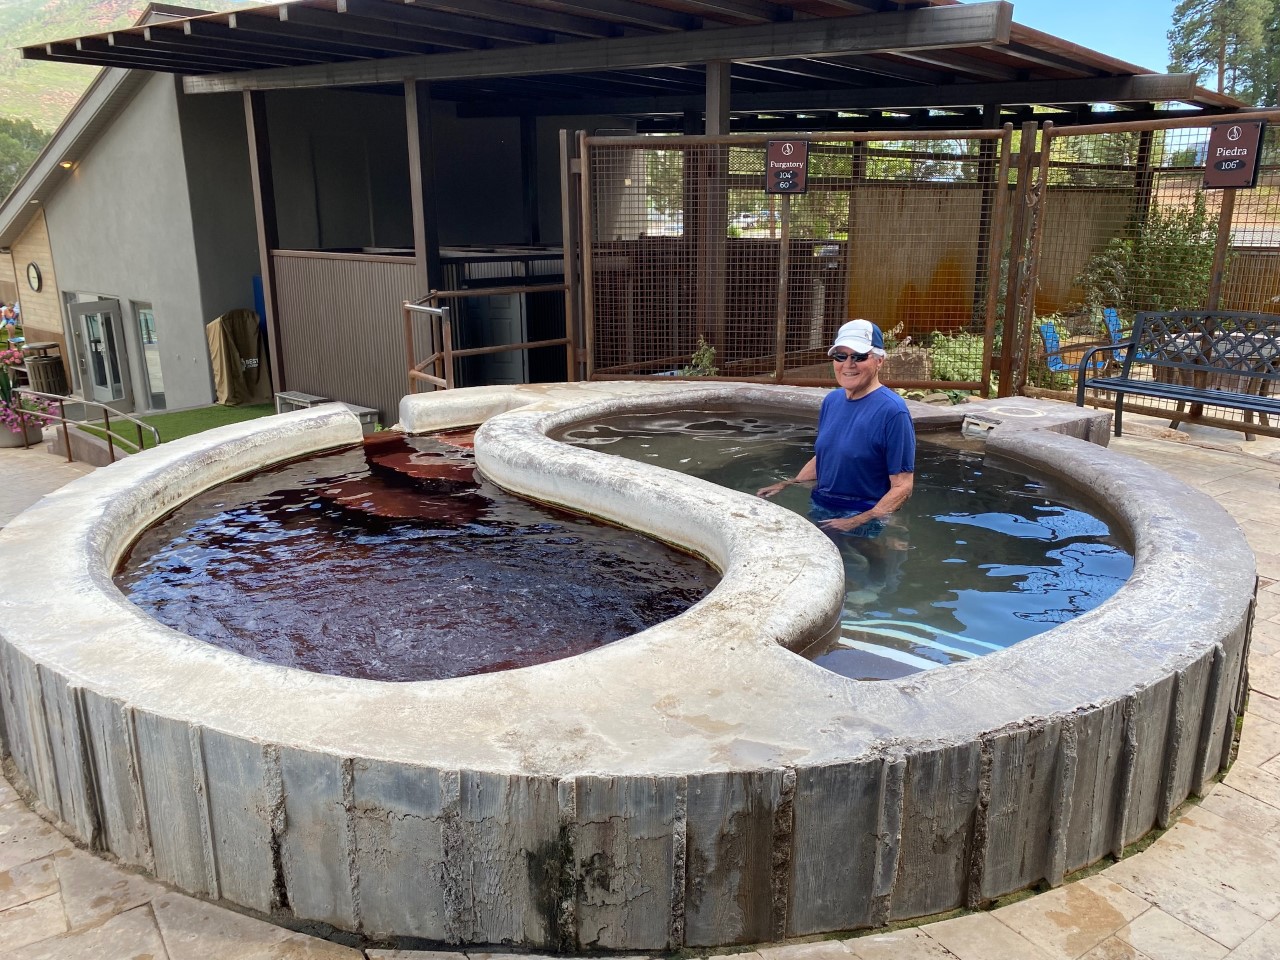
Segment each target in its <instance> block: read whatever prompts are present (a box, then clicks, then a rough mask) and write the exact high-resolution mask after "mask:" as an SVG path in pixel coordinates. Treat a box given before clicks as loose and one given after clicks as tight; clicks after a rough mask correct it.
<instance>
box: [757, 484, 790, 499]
mask: <svg viewBox="0 0 1280 960" xmlns="http://www.w3.org/2000/svg"><path fill="white" fill-rule="evenodd" d="M790 484H791V481H790V480H779V481H778V482H777V483H771V484H769V485H768V486H767V487H761V488H760V489H759V490H757V491H756V496H757V497H772V496H776V495H777V494H779V493H781V492H782V491H783V490H785V489H786V488H787V487H788V486H789V485H790Z"/></svg>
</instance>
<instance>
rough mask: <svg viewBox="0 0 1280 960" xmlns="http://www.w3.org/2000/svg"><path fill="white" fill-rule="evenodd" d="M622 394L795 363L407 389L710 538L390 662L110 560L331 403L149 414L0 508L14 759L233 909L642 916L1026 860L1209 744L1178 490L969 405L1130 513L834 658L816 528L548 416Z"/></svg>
mask: <svg viewBox="0 0 1280 960" xmlns="http://www.w3.org/2000/svg"><path fill="white" fill-rule="evenodd" d="M646 393H648V394H649V395H650V399H649V400H648V401H646V402H647V403H649V404H652V403H655V402H657V403H666V402H670V403H672V405H684V404H688V403H689V402H691V400H692V401H693V402H704V403H720V402H733V401H735V400H737V399H741V398H744V397H745V398H746V399H747V400H749V401H750V402H751V403H752V404H758V403H768V404H771V403H784V404H792V403H799V404H804V405H811V404H812V403H813V402H814V399H813V398H814V396H815V394H814V393H813V392H809V391H794V390H770V389H768V388H759V387H754V388H740V389H735V388H730V387H715V388H706V387H697V386H690V387H682V386H676V385H663V387H662V389H661V390H659V391H656V392H655V391H654V388H651V387H650V388H645V387H640V386H637V385H625V384H619V385H608V386H605V385H586V386H583V387H576V388H575V387H561V388H516V389H502V390H491V389H484V390H478V391H455V392H451V393H449V394H444V395H434V396H432V395H427V396H421V397H414V398H407V399H406V402H405V404H404V406H403V408H402V420H403V422H404V425H405V426H406V427H409V428H411V429H415V430H418V429H440V428H445V427H450V426H460V425H464V424H473V423H477V422H480V421H487V422H486V424H485V426H484V427H483V428H482V429H481V431H480V432H479V435H478V437H477V456H478V458H479V459H480V461H481V463H482V465H483V467H484V469H485V471H486V472H488V473H489V474H490V475H491V476H493V477H494V478H495V479H497V480H498V481H499V482H501V483H503V484H504V485H506V486H509V487H511V488H513V489H516V490H519V491H522V492H525V493H528V494H530V495H533V496H536V497H537V498H539V499H542V500H547V501H551V502H558V503H562V504H564V505H566V506H572V507H575V508H578V509H583V510H586V511H588V512H592V513H597V514H599V515H602V516H606V517H630V518H638V519H639V520H640V524H639V525H641V526H643V527H645V528H647V529H650V530H652V531H654V532H656V533H658V534H659V535H662V536H664V537H667V538H668V539H671V540H673V541H674V542H677V543H681V544H684V545H686V546H688V547H689V548H691V549H695V550H698V551H699V552H702V553H704V554H705V555H707V556H708V557H710V558H711V559H713V560H714V561H715V562H716V563H718V564H720V565H721V566H722V567H723V569H724V572H725V576H724V581H723V583H722V584H721V585H720V586H719V587H717V589H716V590H714V591H713V592H712V593H711V594H710V595H709V596H708V597H707V598H706V599H705V600H703V601H702V602H701V603H699V604H697V605H695V606H694V607H693V608H691V609H690V610H689V611H687V612H686V613H685V614H683V615H682V616H680V617H677V618H675V619H674V620H671V621H668V622H667V623H664V624H661V625H659V626H658V627H655V628H653V629H651V630H648V631H645V632H644V633H642V634H639V635H637V636H636V637H633V638H631V639H628V640H625V641H622V642H619V643H615V644H612V645H610V646H609V647H606V648H603V649H601V650H599V651H596V652H593V653H591V654H588V655H586V656H582V657H577V658H574V659H571V660H565V661H560V662H557V663H552V664H544V665H542V666H538V667H532V668H527V669H524V670H517V671H511V672H509V673H505V674H495V675H488V676H481V677H467V678H459V679H456V680H447V681H437V682H431V683H407V684H390V683H378V682H372V681H362V680H348V679H344V678H339V677H329V676H320V675H313V674H305V673H302V672H300V671H295V670H290V669H286V668H281V667H274V666H270V665H266V664H261V663H256V662H251V661H248V660H245V659H244V658H241V657H239V656H236V655H234V654H230V653H227V652H225V651H221V650H218V649H215V648H213V647H210V646H208V645H206V644H203V643H200V642H197V641H193V640H191V639H189V638H186V637H183V636H181V635H179V634H176V633H175V632H174V631H171V630H168V629H167V628H165V627H162V626H160V625H159V624H157V623H155V622H154V621H152V620H150V619H149V618H147V617H145V616H144V615H142V614H141V613H140V612H139V611H138V610H137V609H136V608H134V607H133V606H132V605H130V604H129V603H128V602H127V601H125V600H124V599H123V597H121V595H120V594H119V593H118V591H116V589H115V587H114V586H113V584H112V583H111V580H110V573H111V570H112V568H113V567H114V564H115V562H116V560H117V558H118V557H119V556H120V554H121V552H122V551H123V550H124V549H126V548H127V546H128V544H129V543H130V542H131V540H132V539H133V537H134V536H135V535H136V534H137V533H138V532H140V531H141V530H142V529H143V528H144V527H145V526H146V525H147V524H149V523H150V522H151V521H152V520H154V519H156V518H157V517H159V516H161V515H162V514H163V513H165V512H166V511H168V510H169V509H172V507H173V506H175V505H176V504H177V503H178V502H180V501H181V500H183V499H186V498H187V497H189V496H191V495H192V494H194V493H196V492H198V491H199V490H201V489H206V488H208V487H209V486H212V485H213V484H215V483H218V482H221V481H223V480H225V479H228V478H230V477H233V476H236V475H239V474H242V473H244V472H247V471H250V470H254V469H257V468H259V467H260V466H263V465H265V464H268V463H271V462H278V461H280V460H284V459H290V458H293V457H296V456H300V455H302V454H304V453H307V452H310V451H314V450H321V449H327V448H331V447H336V446H342V445H346V444H351V443H355V442H358V440H359V435H360V427H359V424H358V423H357V422H356V420H355V418H354V417H351V416H350V415H349V414H346V413H345V412H344V411H342V410H340V409H339V410H335V409H331V408H317V409H315V410H311V411H304V412H300V413H296V414H290V415H288V416H287V417H284V418H271V419H270V420H268V421H266V422H265V423H264V422H262V421H259V422H257V423H256V424H246V425H240V426H236V427H232V428H226V429H224V430H221V431H217V432H215V433H214V434H210V435H205V436H204V437H203V438H192V439H190V440H187V441H179V442H176V443H173V444H167V445H165V447H162V448H160V449H159V450H156V451H151V452H148V453H147V454H144V455H141V456H138V457H135V458H130V460H128V461H125V462H122V463H119V464H116V465H115V466H112V467H109V468H106V469H104V470H100V471H98V472H97V473H95V474H93V475H92V476H90V477H86V478H84V479H82V480H78V481H76V482H75V483H73V484H70V485H68V486H67V487H65V488H63V489H62V490H60V491H58V492H57V493H55V494H54V495H52V496H50V497H48V498H46V499H45V500H44V501H42V502H41V503H40V504H39V505H37V506H36V507H34V508H32V510H30V511H28V512H27V513H25V514H23V515H22V516H21V517H19V518H18V519H17V520H15V521H14V522H13V523H12V524H10V525H9V526H8V527H7V528H6V529H5V530H4V531H3V532H2V533H0V564H3V565H4V568H5V569H9V570H15V569H20V570H22V572H23V575H22V577H21V578H18V579H17V581H16V582H10V584H9V585H8V588H7V589H6V591H5V592H4V594H3V595H0V672H2V674H3V676H2V678H0V679H2V683H3V685H2V686H0V703H2V705H3V718H4V731H3V732H4V744H5V746H6V748H7V750H8V751H9V753H10V754H11V757H10V759H11V760H12V764H13V766H12V768H11V769H12V771H13V772H14V773H15V774H16V777H15V779H16V780H17V782H18V783H19V784H20V785H21V787H22V788H23V789H24V791H26V792H27V794H28V795H29V796H31V797H33V798H34V799H35V801H36V802H37V805H43V806H44V807H46V808H47V812H48V814H49V815H50V816H51V817H52V818H54V819H56V820H58V821H60V822H61V824H62V826H63V828H64V829H65V830H67V831H68V832H70V833H71V834H72V835H74V836H75V837H76V838H78V839H79V840H81V841H82V842H84V843H85V844H87V845H89V846H91V847H92V848H94V849H97V850H100V851H105V852H109V853H110V854H112V855H114V856H116V857H118V858H119V859H121V860H123V861H125V862H128V863H131V864H135V865H138V866H141V867H143V868H145V869H147V870H149V871H151V872H153V873H154V874H155V875H157V876H158V877H160V878H161V879H163V880H166V881H168V882H170V883H172V884H174V885H176V886H178V887H180V888H181V889H184V890H187V891H188V892H191V893H194V894H197V895H200V896H206V897H211V898H219V897H220V898H224V899H226V900H228V901H231V902H233V903H236V904H239V905H241V906H244V907H248V908H250V909H253V910H258V911H261V912H263V913H275V914H277V915H283V916H287V917H290V918H293V919H299V920H313V921H319V922H323V923H328V924H332V925H334V926H337V927H341V928H344V929H350V930H358V931H360V932H363V933H366V934H368V935H370V936H372V937H379V936H386V935H393V934H400V935H409V936H418V937H425V938H429V939H433V940H440V941H446V942H452V943H458V942H464V943H498V942H507V941H509V942H513V943H523V944H529V945H533V946H539V947H580V948H587V947H600V948H613V949H661V948H667V947H678V946H682V945H689V946H697V945H709V944H727V943H742V942H752V941H761V940H769V939H776V938H778V937H782V936H798V935H804V934H810V933H817V932H822V931H827V930H839V929H849V928H855V927H861V926H868V925H877V924H881V923H884V922H886V921H888V920H891V919H897V918H904V917H911V916H921V915H927V914H930V913H935V912H938V911H941V910H946V909H950V908H952V907H955V906H959V905H965V904H970V905H977V904H980V903H982V902H984V901H986V900H988V899H990V898H993V897H996V896H999V895H1001V894H1004V893H1007V892H1010V891H1012V890H1016V889H1019V888H1022V887H1025V886H1028V885H1030V884H1034V883H1037V882H1039V881H1041V880H1047V881H1048V882H1050V883H1057V882H1059V881H1060V880H1061V879H1062V877H1063V875H1064V874H1065V873H1066V872H1069V871H1071V870H1073V869H1076V868H1078V867H1081V866H1084V865H1086V864H1088V863H1091V862H1093V861H1095V860H1097V859H1099V858H1100V857H1102V856H1105V855H1106V854H1108V853H1113V852H1116V851H1118V850H1119V849H1121V848H1122V847H1123V846H1124V845H1125V844H1127V843H1130V842H1132V841H1133V840H1136V839H1138V838H1139V837H1140V836H1142V835H1143V834H1144V833H1146V832H1147V831H1148V830H1149V829H1151V828H1152V827H1153V826H1154V825H1157V824H1162V823H1164V822H1166V821H1167V820H1168V817H1169V815H1170V812H1171V811H1172V810H1173V809H1174V808H1175V807H1176V806H1177V804H1178V803H1179V802H1181V801H1182V800H1183V799H1184V798H1185V797H1187V796H1188V795H1189V794H1190V793H1192V792H1195V791H1198V790H1199V789H1201V787H1202V786H1203V784H1204V782H1205V781H1206V780H1207V779H1208V778H1210V777H1212V776H1213V775H1214V774H1215V773H1216V772H1217V771H1218V770H1219V769H1220V768H1221V767H1222V765H1223V764H1224V762H1225V759H1226V757H1227V754H1228V751H1229V748H1230V741H1231V736H1230V735H1231V731H1232V727H1233V724H1234V719H1235V715H1236V711H1237V709H1238V705H1239V700H1240V696H1241V692H1242V689H1243V686H1242V673H1243V663H1244V653H1245V647H1246V643H1247V631H1248V626H1249V623H1250V617H1251V611H1252V598H1253V589H1254V583H1255V577H1254V572H1253V570H1254V567H1253V557H1252V554H1251V553H1250V551H1249V550H1248V547H1247V546H1246V544H1245V542H1244V539H1243V536H1242V535H1241V534H1240V532H1239V530H1238V529H1237V528H1236V527H1235V525H1234V523H1233V522H1232V521H1231V519H1230V518H1229V517H1228V516H1227V515H1226V514H1225V512H1223V511H1222V510H1221V509H1220V508H1219V507H1218V506H1217V505H1216V504H1215V503H1213V502H1212V501H1211V500H1209V499H1208V498H1206V497H1203V496H1201V495H1199V494H1197V493H1195V492H1193V491H1191V490H1188V489H1187V488H1185V487H1183V486H1182V485H1181V484H1179V483H1177V482H1176V481H1174V480H1173V479H1172V478H1170V477H1168V476H1167V475H1165V474H1163V473H1160V472H1159V471H1155V470H1152V469H1150V468H1148V467H1146V466H1144V465H1143V464H1141V463H1138V462H1135V461H1133V460H1130V459H1127V458H1124V457H1120V456H1118V455H1115V454H1112V453H1110V452H1108V451H1106V450H1104V449H1101V448H1099V447H1096V446H1093V445H1091V444H1087V443H1083V442H1079V441H1074V440H1070V439H1068V438H1064V437H1061V436H1056V435H1053V434H1049V433H1044V432H1037V431H1032V432H1024V433H1011V434H1009V435H1007V436H1002V435H1001V431H1000V430H997V431H995V432H994V433H993V434H992V436H991V438H990V439H989V440H988V446H989V448H990V449H992V450H997V451H998V452H999V453H1001V454H1002V455H1004V456H1007V457H1012V458H1014V459H1017V460H1020V461H1023V462H1025V463H1027V464H1030V465H1033V466H1036V467H1038V468H1039V469H1045V470H1049V471H1051V472H1054V473H1057V474H1062V475H1065V476H1068V477H1069V478H1070V479H1071V482H1073V483H1074V484H1075V485H1076V486H1078V487H1079V488H1080V489H1082V490H1085V491H1092V492H1093V493H1094V494H1095V495H1096V496H1099V497H1105V499H1106V501H1107V502H1108V503H1109V505H1110V507H1111V509H1112V511H1113V512H1114V513H1115V514H1116V515H1117V516H1118V517H1119V518H1120V519H1121V520H1122V522H1123V523H1124V524H1125V525H1126V526H1127V527H1128V528H1129V530H1130V531H1131V533H1132V537H1133V541H1134V543H1135V545H1136V561H1137V562H1136V565H1135V572H1134V575H1133V577H1132V579H1131V580H1130V582H1129V583H1128V584H1126V585H1125V586H1124V587H1123V588H1122V589H1121V590H1120V591H1119V592H1118V593H1117V594H1116V595H1115V597H1114V598H1112V600H1110V601H1108V602H1107V603H1105V604H1103V605H1102V606H1101V607H1099V608H1098V609H1097V610H1094V611H1092V612H1090V613H1088V614H1086V615H1084V616H1082V617H1080V618H1078V619H1077V620H1075V621H1072V622H1071V623H1069V624H1065V625H1063V626H1060V627H1058V628H1056V629H1054V630H1051V631H1049V632H1047V633H1044V634H1041V635H1039V636H1037V637H1033V638H1031V639H1028V640H1026V641H1024V642H1022V643H1020V644H1018V645H1016V646H1015V647H1012V648H1009V649H1008V650H1005V651H1002V652H1000V653H996V654H992V655H991V656H988V657H985V658H983V659H981V660H977V661H972V662H969V663H965V664H960V665H956V666H953V667H948V668H947V669H945V670H936V671H931V672H929V673H928V674H924V675H916V676H912V677H908V678H905V679H904V680H901V681H886V682H878V683H856V682H852V681H848V680H845V679H844V678H841V677H839V676H837V675H835V674H831V673H828V672H826V671H823V670H821V669H819V668H817V667H815V666H813V665H812V664H811V663H809V662H808V661H806V660H804V659H802V658H800V657H798V656H796V655H795V654H793V653H790V652H788V650H787V649H786V648H787V647H791V648H801V647H804V646H806V645H808V644H809V643H811V642H813V641H814V640H815V639H817V638H819V637H821V636H823V635H825V634H826V633H827V631H828V630H829V629H830V627H831V624H832V620H833V617H834V616H836V614H837V612H838V609H839V604H840V600H841V596H842V593H843V581H842V573H841V572H840V570H839V560H838V557H836V555H835V551H834V549H833V548H831V546H830V544H829V543H828V542H827V541H826V538H825V537H824V536H822V535H821V534H816V533H815V531H814V530H813V528H812V527H811V526H809V525H808V524H807V523H806V522H804V521H803V520H800V519H799V518H796V517H794V516H793V515H791V514H789V513H788V512H787V511H785V510H782V509H781V508H779V507H777V506H776V505H774V504H770V503H766V502H763V501H759V500H756V499H754V498H751V497H745V496H742V495H739V494H734V493H732V492H729V491H723V490H719V489H718V488H714V487H710V486H709V485H706V484H702V483H699V482H698V481H695V480H690V479H687V478H679V477H675V476H673V475H669V474H666V473H665V472H664V471H656V470H653V469H651V468H646V467H644V466H643V465H640V464H632V463H629V462H626V461H619V460H617V459H615V458H611V457H608V455H606V454H599V453H597V452H595V451H589V450H572V449H567V448H565V447H564V446H563V445H559V444H555V443H554V441H551V440H548V439H547V438H546V437H545V436H544V433H545V431H547V430H550V429H554V428H555V427H557V426H560V425H563V424H565V423H567V422H570V421H572V420H576V419H578V418H579V417H581V416H583V415H586V414H589V413H591V412H592V411H591V410H589V409H581V408H584V407H595V406H598V405H600V404H602V403H603V407H601V409H603V408H605V407H607V408H609V409H615V408H616V403H614V402H605V401H607V400H608V398H609V397H610V396H623V395H628V394H634V395H640V394H646ZM675 397H679V399H673V400H668V399H667V398H675ZM623 402H624V403H632V402H639V401H631V400H624V401H623ZM574 407H576V408H579V409H578V410H576V411H574V410H571V409H570V408H574ZM500 411H509V412H506V413H503V414H502V415H500V416H499V415H496V414H498V413H499V412H500ZM926 415H927V416H937V414H934V413H930V412H926ZM531 466H532V467H536V469H532V470H531V469H530V467H531ZM1206 558H1211V561H1206ZM1210 563H1211V565H1210ZM766 598H771V599H772V600H773V601H774V602H773V603H772V604H771V605H767V604H766V602H765V600H766Z"/></svg>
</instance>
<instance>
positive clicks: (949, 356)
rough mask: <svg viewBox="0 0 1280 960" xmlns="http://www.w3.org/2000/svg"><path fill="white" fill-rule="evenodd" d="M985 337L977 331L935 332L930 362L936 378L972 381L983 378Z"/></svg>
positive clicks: (931, 345)
mask: <svg viewBox="0 0 1280 960" xmlns="http://www.w3.org/2000/svg"><path fill="white" fill-rule="evenodd" d="M982 342H983V338H982V337H980V336H978V335H977V334H975V333H964V332H963V331H962V332H960V333H956V334H951V335H948V334H944V333H935V334H934V335H933V341H932V343H930V345H929V364H930V367H931V368H932V370H933V376H934V379H936V380H955V381H959V382H966V381H967V382H972V381H974V380H981V379H982Z"/></svg>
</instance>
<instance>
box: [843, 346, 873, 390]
mask: <svg viewBox="0 0 1280 960" xmlns="http://www.w3.org/2000/svg"><path fill="white" fill-rule="evenodd" d="M840 352H841V353H846V354H848V356H847V357H846V358H845V359H844V361H843V362H840V361H838V360H836V359H835V358H832V360H831V366H832V368H833V369H834V370H835V373H836V383H838V384H839V385H840V386H841V387H843V388H844V389H846V390H849V391H851V392H853V393H857V392H858V391H859V390H865V389H866V388H867V387H869V386H871V384H872V382H873V381H874V380H875V378H876V374H877V373H879V371H880V364H882V363H884V358H883V357H877V356H875V355H872V356H869V357H867V359H865V360H863V361H862V362H861V363H858V362H857V357H858V356H860V354H854V353H853V352H852V351H851V350H841V351H840Z"/></svg>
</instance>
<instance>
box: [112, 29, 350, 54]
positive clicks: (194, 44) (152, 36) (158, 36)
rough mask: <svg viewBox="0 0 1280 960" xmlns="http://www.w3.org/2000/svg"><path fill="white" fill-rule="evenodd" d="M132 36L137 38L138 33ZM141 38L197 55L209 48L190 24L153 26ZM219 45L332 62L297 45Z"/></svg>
mask: <svg viewBox="0 0 1280 960" xmlns="http://www.w3.org/2000/svg"><path fill="white" fill-rule="evenodd" d="M223 29H224V30H225V29H226V28H225V27H223ZM131 35H132V36H136V34H131ZM142 36H143V39H145V40H146V41H148V42H149V43H150V44H151V46H152V47H167V48H172V49H173V50H175V51H184V52H190V53H194V54H195V55H197V56H199V54H200V53H201V51H204V50H207V49H208V47H207V46H206V45H205V44H203V43H201V42H200V41H199V39H198V38H197V36H196V35H194V34H193V32H192V30H191V24H190V23H189V22H188V23H175V24H151V25H150V26H147V27H145V28H144V29H143V34H142ZM219 46H220V47H221V48H224V49H227V50H232V51H240V52H243V53H264V54H267V55H269V56H270V55H272V54H274V55H276V56H279V57H287V58H289V59H292V60H295V61H297V62H298V63H327V62H328V60H329V58H328V57H325V56H324V55H323V54H320V53H316V52H315V51H314V50H309V49H304V48H300V47H298V46H296V45H288V44H269V43H255V42H252V41H246V40H240V39H239V38H236V39H235V40H226V39H224V40H223V41H222V42H221V43H220V44H219Z"/></svg>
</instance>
